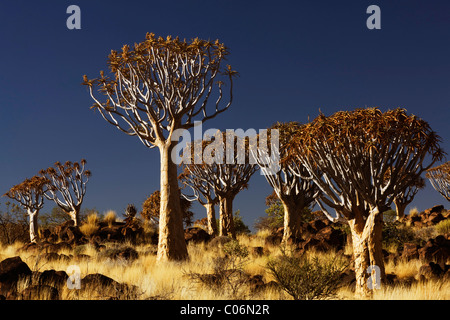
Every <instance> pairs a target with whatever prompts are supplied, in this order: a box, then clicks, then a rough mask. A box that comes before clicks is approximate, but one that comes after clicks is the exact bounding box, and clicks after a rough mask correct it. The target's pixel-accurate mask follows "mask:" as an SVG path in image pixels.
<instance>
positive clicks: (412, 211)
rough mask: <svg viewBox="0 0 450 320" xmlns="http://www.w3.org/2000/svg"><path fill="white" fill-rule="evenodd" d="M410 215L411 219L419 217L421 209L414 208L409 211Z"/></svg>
mask: <svg viewBox="0 0 450 320" xmlns="http://www.w3.org/2000/svg"><path fill="white" fill-rule="evenodd" d="M409 215H410V216H411V217H415V216H417V215H419V209H417V207H414V208H412V209H410V210H409Z"/></svg>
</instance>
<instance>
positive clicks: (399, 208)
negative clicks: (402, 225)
mask: <svg viewBox="0 0 450 320" xmlns="http://www.w3.org/2000/svg"><path fill="white" fill-rule="evenodd" d="M394 204H395V211H396V220H397V221H400V222H401V221H403V218H404V217H405V210H406V207H407V206H408V204H407V203H401V202H400V201H398V200H397V199H394Z"/></svg>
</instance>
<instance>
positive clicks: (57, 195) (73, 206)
mask: <svg viewBox="0 0 450 320" xmlns="http://www.w3.org/2000/svg"><path fill="white" fill-rule="evenodd" d="M85 166H86V160H84V159H82V160H81V161H80V163H78V162H73V163H72V162H71V161H66V162H65V163H64V164H62V163H60V162H56V163H55V164H54V166H53V167H49V168H47V169H43V170H41V171H40V172H39V174H40V175H41V176H43V177H45V178H46V179H47V185H46V191H45V193H44V196H45V197H46V198H47V199H48V200H52V201H54V202H55V203H56V204H57V205H58V206H59V207H60V208H61V209H63V210H64V211H65V212H66V213H67V214H68V215H69V216H70V218H71V220H72V221H73V223H74V226H75V227H79V226H80V209H81V204H82V203H83V199H84V195H85V194H86V184H87V183H88V181H89V178H90V177H91V171H90V170H86V169H85Z"/></svg>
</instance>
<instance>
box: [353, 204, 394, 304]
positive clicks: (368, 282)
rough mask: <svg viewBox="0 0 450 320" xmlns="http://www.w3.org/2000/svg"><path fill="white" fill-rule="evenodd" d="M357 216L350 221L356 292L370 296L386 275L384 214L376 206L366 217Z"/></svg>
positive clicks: (362, 296)
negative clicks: (383, 244) (383, 249)
mask: <svg viewBox="0 0 450 320" xmlns="http://www.w3.org/2000/svg"><path fill="white" fill-rule="evenodd" d="M356 216H357V218H355V219H352V220H349V221H348V224H349V226H350V231H351V234H352V246H353V260H354V263H355V277H356V288H355V294H356V296H357V297H358V298H370V297H371V296H372V292H373V291H372V290H373V289H376V288H379V287H380V285H381V283H382V282H383V281H384V280H385V277H386V274H385V269H384V261H383V252H382V228H383V215H382V213H380V212H379V210H378V209H377V208H375V209H373V210H371V212H370V215H369V216H368V217H367V218H366V219H364V218H362V216H361V215H358V214H357V215H356ZM369 267H370V268H369Z"/></svg>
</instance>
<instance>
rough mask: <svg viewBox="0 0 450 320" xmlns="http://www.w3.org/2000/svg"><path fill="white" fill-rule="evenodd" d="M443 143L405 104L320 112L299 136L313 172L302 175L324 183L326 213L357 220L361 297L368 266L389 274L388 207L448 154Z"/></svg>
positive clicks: (296, 150)
mask: <svg viewBox="0 0 450 320" xmlns="http://www.w3.org/2000/svg"><path fill="white" fill-rule="evenodd" d="M439 142H440V138H439V137H438V136H437V134H436V133H435V132H434V131H432V130H431V128H430V126H429V125H428V123H427V122H425V121H424V120H422V119H419V118H417V117H416V116H414V115H411V116H409V115H407V114H406V111H405V110H404V109H395V110H392V111H387V112H384V113H382V112H381V111H380V110H379V109H377V108H369V109H356V110H354V111H349V112H347V111H341V112H337V113H335V114H333V115H332V116H329V117H326V116H325V115H323V114H320V115H319V116H318V117H317V118H316V119H315V120H314V121H312V122H311V123H309V124H306V125H303V126H301V127H300V128H299V129H298V130H297V133H296V135H295V137H294V138H293V139H292V141H291V149H290V152H291V156H293V157H295V158H296V159H297V161H298V162H299V163H301V164H302V165H303V166H304V167H305V169H306V170H307V172H308V175H306V176H304V177H303V178H305V179H312V180H313V181H314V182H315V183H316V184H317V186H318V187H319V188H320V190H321V192H322V193H321V195H320V196H319V197H318V199H317V203H318V204H319V205H320V207H321V208H322V211H324V213H325V214H326V215H327V216H328V217H329V218H330V219H331V220H338V219H344V220H346V221H347V222H348V224H349V226H350V230H351V234H352V244H353V256H354V261H355V273H356V294H357V295H360V296H368V295H370V290H369V287H368V286H367V281H368V277H369V274H368V273H367V269H368V267H369V266H371V270H372V271H373V270H377V269H378V268H379V269H378V270H379V273H380V274H379V275H380V277H381V279H382V280H383V278H384V276H385V273H384V263H383V256H382V250H381V249H382V248H381V240H382V239H381V236H382V212H383V211H385V210H386V209H387V208H388V207H389V206H390V205H391V203H392V201H393V200H394V199H395V198H396V197H398V196H399V195H400V194H401V193H402V192H404V191H405V189H407V188H409V187H411V185H413V184H415V183H416V181H417V180H418V179H419V177H420V175H421V174H422V173H423V172H424V171H425V170H427V169H429V168H430V167H431V166H432V165H433V163H435V162H436V161H438V160H439V159H441V158H442V156H443V151H442V149H441V148H440V146H439ZM427 156H429V157H427ZM426 159H429V160H426ZM317 170H320V172H321V173H322V175H318V174H317V172H318V171H317ZM327 207H330V208H333V209H334V210H335V211H336V213H337V215H331V214H330V213H328V209H327ZM375 266H377V267H378V268H376V267H375ZM377 272H378V271H377ZM370 279H371V280H372V281H376V279H377V276H375V275H374V276H373V277H371V278H370ZM374 285H377V283H374Z"/></svg>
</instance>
